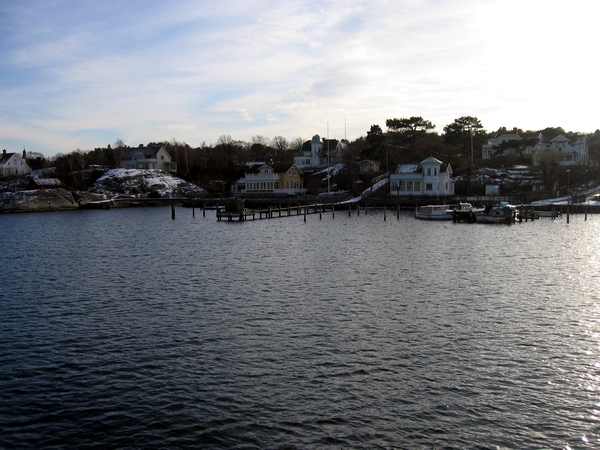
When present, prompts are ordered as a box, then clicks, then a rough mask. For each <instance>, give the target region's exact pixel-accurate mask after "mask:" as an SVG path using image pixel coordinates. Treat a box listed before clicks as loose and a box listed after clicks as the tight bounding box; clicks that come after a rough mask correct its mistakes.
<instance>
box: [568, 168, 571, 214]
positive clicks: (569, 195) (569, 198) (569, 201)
mask: <svg viewBox="0 0 600 450" xmlns="http://www.w3.org/2000/svg"><path fill="white" fill-rule="evenodd" d="M570 172H571V170H570V169H567V205H570V204H571V188H570V184H571V173H570Z"/></svg>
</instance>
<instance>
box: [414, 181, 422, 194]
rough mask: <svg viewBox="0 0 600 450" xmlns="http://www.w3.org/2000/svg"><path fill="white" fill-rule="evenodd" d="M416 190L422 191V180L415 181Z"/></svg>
mask: <svg viewBox="0 0 600 450" xmlns="http://www.w3.org/2000/svg"><path fill="white" fill-rule="evenodd" d="M415 192H421V182H420V181H415Z"/></svg>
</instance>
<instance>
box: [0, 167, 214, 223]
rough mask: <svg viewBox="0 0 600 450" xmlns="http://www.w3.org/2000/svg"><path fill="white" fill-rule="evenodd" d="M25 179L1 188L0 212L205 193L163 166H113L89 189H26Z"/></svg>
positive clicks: (161, 200) (158, 201) (171, 199)
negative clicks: (113, 167)
mask: <svg viewBox="0 0 600 450" xmlns="http://www.w3.org/2000/svg"><path fill="white" fill-rule="evenodd" d="M35 176H36V174H30V175H29V176H28V177H29V178H31V177H35ZM17 181H18V180H17ZM25 181H26V180H20V182H15V180H12V181H11V183H10V185H8V184H7V186H6V187H5V192H0V213H1V212H42V211H68V210H75V209H92V208H98V209H110V208H114V207H127V206H141V205H168V204H173V203H179V202H183V201H184V200H185V199H190V198H199V197H203V196H204V194H205V191H204V190H203V189H201V188H199V187H198V186H196V185H194V184H191V183H188V182H186V181H184V180H182V179H180V178H177V177H173V176H171V175H170V174H167V173H165V172H162V171H160V170H134V169H110V170H107V171H106V172H105V173H104V175H102V176H101V177H100V178H98V179H97V180H96V181H95V182H94V183H93V185H92V186H91V187H90V188H89V189H88V190H87V191H78V190H69V189H66V188H65V187H59V188H56V189H24V188H23V187H24V186H26V185H27V183H26V182H25ZM19 186H20V188H19ZM8 187H10V190H8V189H6V188H8Z"/></svg>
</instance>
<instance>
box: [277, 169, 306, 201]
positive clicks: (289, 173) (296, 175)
mask: <svg viewBox="0 0 600 450" xmlns="http://www.w3.org/2000/svg"><path fill="white" fill-rule="evenodd" d="M281 188H282V189H284V190H285V191H286V193H288V194H300V193H303V192H304V181H303V180H302V171H301V170H300V169H298V167H297V166H296V164H292V165H291V166H290V167H289V168H288V169H287V170H284V171H283V172H282V173H281Z"/></svg>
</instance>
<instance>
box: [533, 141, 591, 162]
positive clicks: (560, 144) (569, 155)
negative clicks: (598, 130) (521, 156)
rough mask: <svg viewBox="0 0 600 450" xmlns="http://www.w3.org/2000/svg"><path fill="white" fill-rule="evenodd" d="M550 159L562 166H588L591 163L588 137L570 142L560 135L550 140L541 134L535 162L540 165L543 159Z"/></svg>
mask: <svg viewBox="0 0 600 450" xmlns="http://www.w3.org/2000/svg"><path fill="white" fill-rule="evenodd" d="M548 157H549V158H552V159H554V160H556V161H557V162H558V163H559V164H560V165H562V166H572V165H578V166H586V165H587V164H588V162H589V153H588V142H587V136H579V137H578V138H577V139H575V140H570V139H568V138H566V137H564V136H563V135H558V136H556V137H555V138H553V139H550V140H548V139H546V138H545V137H544V136H543V135H542V134H541V133H540V135H539V143H538V145H537V147H536V152H535V155H534V162H535V164H539V163H540V162H541V160H542V159H543V158H548Z"/></svg>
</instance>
